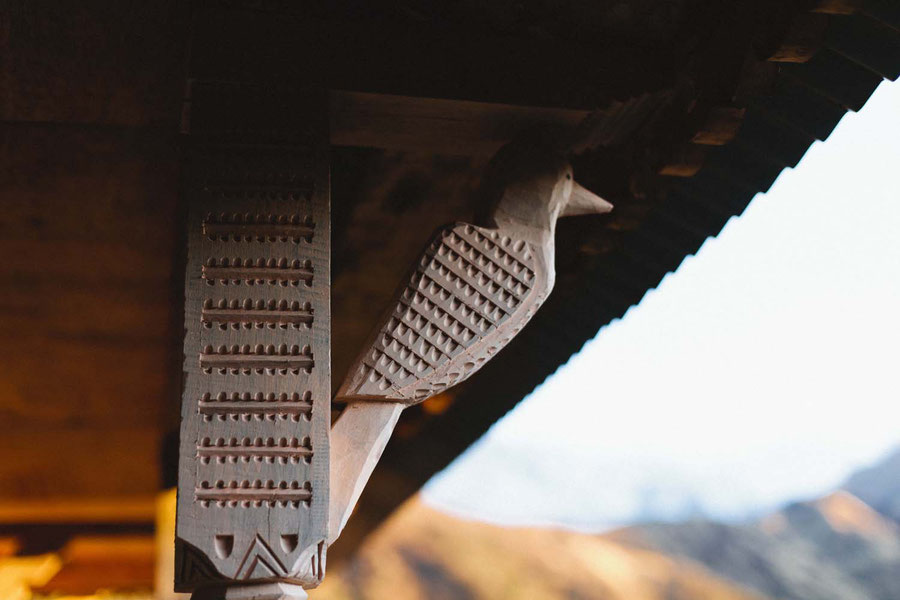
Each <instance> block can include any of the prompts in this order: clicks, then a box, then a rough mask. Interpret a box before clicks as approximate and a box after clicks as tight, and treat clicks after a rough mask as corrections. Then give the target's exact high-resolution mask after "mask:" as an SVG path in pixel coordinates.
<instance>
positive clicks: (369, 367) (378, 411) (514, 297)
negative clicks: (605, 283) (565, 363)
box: [329, 140, 612, 542]
mask: <svg viewBox="0 0 900 600" xmlns="http://www.w3.org/2000/svg"><path fill="white" fill-rule="evenodd" d="M482 192H483V194H484V201H485V202H484V204H485V206H487V207H488V210H487V211H486V214H485V215H484V216H483V217H481V218H479V219H478V222H477V224H468V223H455V224H452V225H447V226H445V227H442V228H441V229H439V230H438V231H437V232H436V233H435V234H434V236H433V237H432V240H431V242H429V243H428V245H427V246H426V248H425V251H424V253H423V254H422V257H421V258H420V259H419V260H418V261H417V262H416V264H415V265H414V267H413V269H412V271H411V273H410V274H409V276H408V277H407V278H406V280H405V281H404V282H403V284H402V285H401V287H400V289H399V290H398V291H397V293H396V294H395V297H394V299H393V301H392V303H391V305H390V308H389V310H388V311H387V312H386V313H385V315H384V317H383V318H382V321H381V322H380V323H379V325H378V327H376V328H375V331H374V332H373V334H372V336H371V337H370V338H369V340H368V341H367V343H366V345H365V346H364V349H363V351H362V353H361V354H360V355H359V357H358V358H357V360H356V362H355V363H354V365H353V366H352V367H351V370H350V372H349V374H348V375H347V378H346V379H345V380H344V382H343V384H342V385H341V387H340V389H339V390H338V393H337V400H338V401H343V402H347V403H348V406H347V408H346V409H345V410H344V412H343V413H342V414H341V416H340V418H339V419H338V421H337V422H336V423H335V425H334V427H333V428H332V442H331V457H332V459H331V461H332V462H331V501H330V515H329V529H330V531H329V541H330V542H331V541H334V539H336V538H337V536H338V535H339V533H340V531H341V530H342V529H343V526H344V524H345V523H346V521H347V519H348V518H349V515H350V512H351V511H352V509H353V506H354V505H355V504H356V500H357V499H358V498H359V495H360V493H361V492H362V488H363V487H364V485H365V482H366V481H367V480H368V478H369V475H370V474H371V472H372V469H374V467H375V463H377V461H378V458H379V457H380V456H381V452H382V451H383V450H384V446H385V445H386V443H387V440H388V438H389V437H390V433H391V431H392V430H393V428H394V425H395V424H396V422H397V418H398V417H399V415H400V412H401V410H402V409H403V408H404V407H405V406H409V405H411V404H416V403H419V402H422V401H424V400H426V399H428V398H430V397H431V396H433V395H435V394H437V393H440V392H442V391H444V390H446V389H448V388H449V387H451V386H453V385H455V384H457V383H459V382H461V381H463V380H464V379H466V378H467V377H469V376H471V375H472V374H473V373H475V372H476V371H477V370H478V369H480V368H481V367H482V366H483V365H484V364H485V363H486V362H487V361H488V360H490V359H491V357H493V356H494V355H495V354H496V353H497V352H499V351H500V350H501V349H502V348H503V347H504V346H505V345H506V344H507V343H508V342H509V341H510V340H511V339H512V338H513V337H515V335H516V334H517V333H518V332H519V331H520V330H521V329H522V328H523V327H524V326H525V325H526V324H527V323H528V321H529V320H530V319H531V317H532V316H534V314H535V313H536V312H537V310H538V309H539V308H540V306H541V304H542V303H543V302H544V300H546V298H547V296H548V295H549V294H550V291H551V290H552V289H553V282H554V277H555V270H554V233H555V230H556V220H557V218H559V217H562V216H573V215H584V214H596V213H605V212H609V211H610V210H612V205H611V204H610V203H608V202H606V201H605V200H603V199H602V198H600V197H599V196H597V195H595V194H593V193H592V192H590V191H588V190H587V189H585V188H584V187H582V186H580V185H578V184H577V183H576V182H575V181H574V179H573V175H572V168H571V166H570V165H569V163H568V161H567V160H566V159H565V158H564V157H563V156H562V155H561V154H559V153H557V152H556V151H554V149H553V148H552V147H548V146H546V145H544V144H541V143H536V142H534V141H525V140H523V141H518V142H513V143H510V144H508V145H507V146H505V147H504V148H502V149H501V150H500V151H499V152H498V153H497V155H496V156H495V157H494V159H493V160H492V161H491V165H490V166H489V167H488V170H487V173H486V174H485V176H484V178H483V182H482Z"/></svg>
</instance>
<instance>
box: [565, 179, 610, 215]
mask: <svg viewBox="0 0 900 600" xmlns="http://www.w3.org/2000/svg"><path fill="white" fill-rule="evenodd" d="M612 209H613V205H612V204H610V203H609V202H607V201H606V200H604V199H603V198H601V197H600V196H598V195H597V194H595V193H594V192H592V191H590V190H589V189H587V188H586V187H584V186H581V185H579V184H578V183H575V182H573V183H572V195H571V196H569V202H568V204H566V205H565V206H564V207H563V209H562V213H561V214H560V215H559V216H561V217H575V216H578V215H602V214H603V213H608V212H609V211H611V210H612Z"/></svg>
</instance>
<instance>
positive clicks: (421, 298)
mask: <svg viewBox="0 0 900 600" xmlns="http://www.w3.org/2000/svg"><path fill="white" fill-rule="evenodd" d="M549 269H552V265H548V264H547V254H546V252H544V249H543V248H540V247H535V246H534V245H533V244H531V243H529V242H526V241H523V240H516V239H513V238H511V237H510V236H507V235H504V234H503V232H502V231H501V230H496V229H486V228H483V227H477V226H475V225H469V224H466V223H456V224H454V225H448V226H445V227H443V228H441V229H439V230H438V231H437V233H436V234H435V235H434V237H433V238H432V241H431V242H430V243H429V244H428V246H427V247H426V249H425V252H424V253H423V255H422V257H421V258H420V259H419V261H418V263H417V264H416V266H415V268H414V269H413V272H412V273H411V275H410V276H409V279H408V280H407V283H406V285H404V286H403V287H401V288H400V290H398V292H397V295H396V296H395V298H394V303H393V306H392V308H391V310H390V312H389V313H387V315H386V316H385V318H384V321H383V323H382V325H381V326H380V327H378V328H377V330H376V332H375V334H374V337H373V338H371V339H370V341H369V343H368V345H367V346H366V348H365V350H364V351H363V352H362V353H361V355H360V356H359V358H358V359H357V361H356V363H354V365H353V367H352V369H351V371H350V373H349V375H348V377H347V379H346V380H345V382H344V384H343V385H342V386H341V389H340V391H339V392H338V397H339V398H340V399H344V400H348V401H356V400H379V401H385V400H386V401H393V402H401V403H404V404H414V403H417V402H421V401H423V400H425V399H427V398H429V397H430V396H432V395H434V394H437V393H439V392H441V391H442V390H444V389H446V388H448V387H450V386H452V385H454V384H456V383H459V382H460V381H462V380H464V379H466V378H467V377H469V376H470V375H471V374H472V373H474V372H475V371H477V370H478V369H479V368H481V366H482V365H484V363H485V362H487V360H488V359H490V358H491V357H492V356H493V355H494V354H495V353H496V352H498V351H499V350H500V349H501V348H502V347H503V346H504V345H506V343H507V342H508V341H509V340H510V339H512V338H513V336H515V334H516V333H518V331H519V330H520V329H521V328H522V327H523V326H524V325H525V323H527V322H528V320H529V319H530V318H531V317H532V315H533V314H534V313H535V312H536V311H537V309H538V307H539V306H540V304H541V303H542V302H543V300H544V299H545V298H546V296H547V294H548V293H549V291H550V290H549V282H550V281H552V277H551V276H550V274H549Z"/></svg>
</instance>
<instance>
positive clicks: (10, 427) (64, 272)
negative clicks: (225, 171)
mask: <svg viewBox="0 0 900 600" xmlns="http://www.w3.org/2000/svg"><path fill="white" fill-rule="evenodd" d="M182 22H183V17H182V14H181V8H180V6H179V3H178V2H175V1H166V2H153V3H143V2H121V1H119V0H91V1H88V2H84V3H78V4H75V5H69V4H60V3H53V2H41V1H37V2H9V3H4V4H3V8H2V9H0V56H3V59H2V60H0V203H2V210H0V255H2V256H3V260H2V261H0V356H2V357H3V359H2V360H0V419H2V420H3V423H4V426H3V435H2V436H0V456H3V457H4V460H3V462H2V465H0V522H4V521H5V522H10V521H15V520H57V521H58V520H62V521H65V520H80V519H83V518H85V516H88V517H89V519H96V520H106V519H117V518H127V519H129V520H135V519H137V518H138V517H140V519H144V518H147V519H152V515H153V513H152V509H153V502H152V500H153V494H154V493H155V492H156V490H157V489H158V487H159V464H160V460H159V444H160V438H161V434H162V432H163V431H164V430H165V429H167V428H168V427H171V426H173V425H174V423H175V420H176V418H177V407H178V396H177V390H175V389H173V387H174V386H173V382H177V377H175V376H173V375H175V374H177V369H178V361H177V358H176V357H174V356H172V348H173V344H172V340H173V339H175V338H177V335H178V332H177V327H174V326H173V323H175V322H176V321H175V319H174V315H173V314H172V312H173V309H174V307H175V306H177V304H176V303H175V302H173V297H174V294H175V292H174V290H175V289H176V288H173V281H174V280H175V279H177V278H175V279H173V267H174V265H175V264H176V252H175V250H176V247H177V244H176V241H177V240H176V237H177V231H178V227H177V226H176V224H177V223H178V222H179V218H178V210H179V209H178V201H177V196H178V195H177V190H178V170H177V169H178V159H177V151H176V136H177V126H178V118H179V112H180V92H181V89H180V85H179V84H178V82H179V80H180V77H179V73H180V69H181V64H182V63H183V48H182V47H181V46H182V44H181V43H180V41H179V40H180V39H181V37H180V34H179V31H180V29H181V28H182ZM116 499H129V500H130V501H129V502H116ZM92 504H96V505H97V507H105V508H104V509H103V510H97V511H93V510H92V509H91V505H92ZM117 506H121V507H122V509H123V510H125V511H126V512H128V513H129V514H128V515H125V514H123V515H116V514H114V513H115V510H114V508H115V507H117ZM23 507H28V508H29V509H30V510H27V511H23V510H22V509H23ZM142 507H144V508H143V509H142ZM111 508H113V510H111ZM144 512H147V515H143V513H144Z"/></svg>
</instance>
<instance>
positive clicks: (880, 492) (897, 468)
mask: <svg viewBox="0 0 900 600" xmlns="http://www.w3.org/2000/svg"><path fill="white" fill-rule="evenodd" d="M843 488H844V489H845V490H847V491H848V492H850V493H851V494H853V495H855V496H856V497H858V498H859V499H861V500H862V501H863V502H865V503H866V504H868V505H869V506H871V507H872V508H874V509H875V510H877V511H878V512H880V513H881V514H883V515H885V516H887V517H890V518H892V519H894V520H895V521H898V522H900V448H897V449H896V450H895V451H894V452H893V453H891V454H889V455H888V456H887V457H885V458H884V459H882V460H881V461H879V462H878V463H876V464H875V465H873V466H871V467H869V468H867V469H862V470H861V471H857V472H856V473H854V474H853V475H851V476H850V478H849V479H847V482H846V483H844V485H843Z"/></svg>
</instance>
